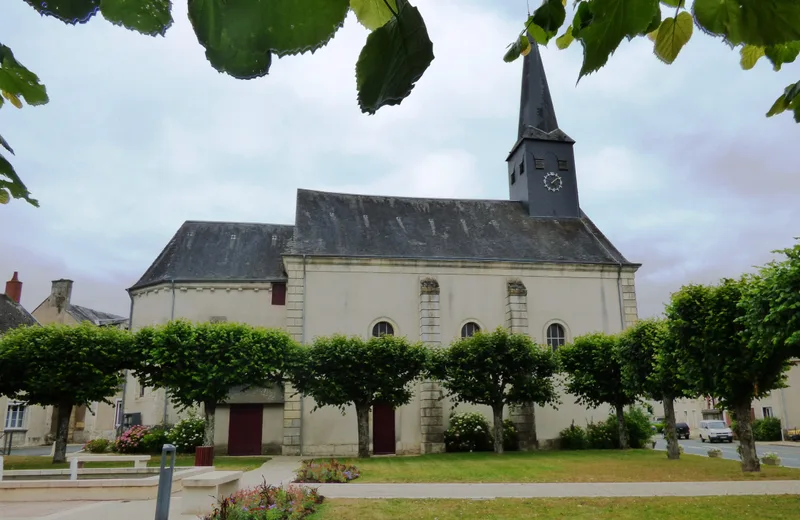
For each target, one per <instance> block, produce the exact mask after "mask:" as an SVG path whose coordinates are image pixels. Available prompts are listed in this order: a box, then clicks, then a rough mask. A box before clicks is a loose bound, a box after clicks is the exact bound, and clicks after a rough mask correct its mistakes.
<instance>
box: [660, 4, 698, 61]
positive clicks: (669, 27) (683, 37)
mask: <svg viewBox="0 0 800 520" xmlns="http://www.w3.org/2000/svg"><path fill="white" fill-rule="evenodd" d="M693 28H694V20H693V19H692V15H690V14H689V13H687V12H686V11H683V12H681V13H680V14H678V17H677V18H667V19H666V20H664V21H663V22H661V27H660V28H659V29H658V37H657V38H656V45H655V53H656V56H657V57H658V58H659V59H660V60H662V61H663V62H664V63H672V62H674V61H675V59H676V58H677V57H678V54H679V53H680V52H681V49H683V46H684V45H686V44H687V43H688V42H689V39H690V38H691V37H692V29H693Z"/></svg>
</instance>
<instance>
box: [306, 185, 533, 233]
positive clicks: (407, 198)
mask: <svg viewBox="0 0 800 520" xmlns="http://www.w3.org/2000/svg"><path fill="white" fill-rule="evenodd" d="M297 192H298V194H299V193H300V192H306V193H321V194H324V195H338V196H346V197H371V198H379V199H397V200H416V201H420V200H425V201H441V202H493V203H495V202H496V203H505V204H509V203H514V204H519V201H516V200H508V199H464V198H453V197H448V198H443V197H408V196H398V195H368V194H364V193H343V192H338V191H322V190H308V189H304V188H298V189H297ZM295 225H296V224H295Z"/></svg>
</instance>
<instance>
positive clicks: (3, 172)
mask: <svg viewBox="0 0 800 520" xmlns="http://www.w3.org/2000/svg"><path fill="white" fill-rule="evenodd" d="M4 177H5V179H8V180H5V179H4ZM0 189H4V190H8V192H9V193H11V196H12V197H14V198H15V199H25V200H26V201H27V202H28V203H29V204H31V205H32V206H36V207H37V208H38V207H39V202H38V201H36V200H35V199H32V198H31V194H30V192H29V191H28V188H26V187H25V184H23V182H22V179H20V178H19V175H17V172H16V171H14V167H13V166H12V165H11V163H10V162H8V160H6V158H5V157H3V155H2V154H0Z"/></svg>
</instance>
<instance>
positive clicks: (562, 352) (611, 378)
mask: <svg viewBox="0 0 800 520" xmlns="http://www.w3.org/2000/svg"><path fill="white" fill-rule="evenodd" d="M618 342H619V336H617V335H611V334H604V333H601V332H596V333H592V334H586V335H583V336H578V337H577V338H575V341H574V342H573V343H572V344H570V345H565V346H564V347H561V348H560V349H559V350H558V355H559V359H560V360H561V367H562V369H563V370H564V372H565V373H566V375H567V379H566V389H567V392H569V393H571V394H573V395H574V396H576V398H577V399H576V403H578V404H582V405H586V406H590V407H592V408H597V407H598V406H601V405H603V404H609V405H611V406H613V407H614V409H615V411H616V414H617V423H618V426H619V444H620V448H622V449H625V448H627V447H628V438H627V437H628V435H627V432H626V429H625V415H624V413H625V408H624V407H625V406H627V405H630V404H633V403H634V402H636V397H637V396H636V395H635V394H633V395H632V394H631V392H630V390H629V389H628V388H627V387H626V386H625V384H624V382H623V379H622V363H621V362H620V359H619V352H618V349H617V344H618Z"/></svg>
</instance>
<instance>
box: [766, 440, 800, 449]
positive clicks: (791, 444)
mask: <svg viewBox="0 0 800 520" xmlns="http://www.w3.org/2000/svg"><path fill="white" fill-rule="evenodd" d="M759 444H761V445H767V446H786V447H789V448H800V442H792V441H775V442H761V443H759Z"/></svg>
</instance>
